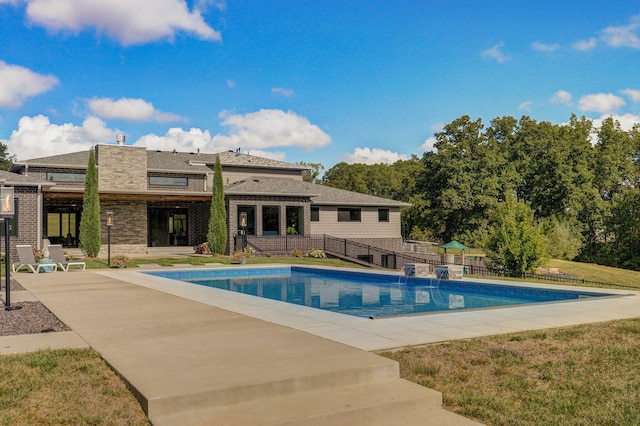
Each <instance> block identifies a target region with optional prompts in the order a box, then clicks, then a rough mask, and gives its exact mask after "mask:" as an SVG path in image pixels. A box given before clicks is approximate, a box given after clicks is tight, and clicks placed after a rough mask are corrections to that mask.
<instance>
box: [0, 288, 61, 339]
mask: <svg viewBox="0 0 640 426" xmlns="http://www.w3.org/2000/svg"><path fill="white" fill-rule="evenodd" d="M22 290H24V288H23V287H22V286H21V285H20V284H19V283H18V282H17V281H15V280H11V293H12V294H13V292H14V291H22ZM1 291H2V299H3V301H4V294H5V291H6V289H5V286H4V280H3V281H2V289H1ZM11 306H20V307H21V309H15V310H9V311H7V310H5V309H4V304H2V305H1V306H0V336H14V335H19V334H34V333H50V332H55V331H69V330H71V329H70V328H69V327H67V326H66V325H65V324H64V323H63V322H62V321H60V320H59V319H58V318H57V317H56V316H55V315H53V314H52V313H51V312H50V311H49V310H48V309H47V308H46V307H45V306H44V305H43V304H42V303H40V302H15V303H13V302H12V303H11Z"/></svg>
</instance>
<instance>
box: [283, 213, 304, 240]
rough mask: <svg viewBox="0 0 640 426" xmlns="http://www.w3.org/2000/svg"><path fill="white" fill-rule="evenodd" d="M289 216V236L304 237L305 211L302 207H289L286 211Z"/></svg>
mask: <svg viewBox="0 0 640 426" xmlns="http://www.w3.org/2000/svg"><path fill="white" fill-rule="evenodd" d="M286 215H287V234H293V235H302V234H303V233H304V232H303V227H302V224H303V220H304V210H303V208H302V207H289V206H287V209H286Z"/></svg>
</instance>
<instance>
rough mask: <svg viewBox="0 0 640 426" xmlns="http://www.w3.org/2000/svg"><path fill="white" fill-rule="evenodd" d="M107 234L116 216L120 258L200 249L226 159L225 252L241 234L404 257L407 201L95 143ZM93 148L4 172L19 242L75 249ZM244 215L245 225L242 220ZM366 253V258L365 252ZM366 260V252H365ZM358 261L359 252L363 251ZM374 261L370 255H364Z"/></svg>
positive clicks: (230, 157) (259, 242)
mask: <svg viewBox="0 0 640 426" xmlns="http://www.w3.org/2000/svg"><path fill="white" fill-rule="evenodd" d="M94 149H95V156H96V163H97V169H98V191H99V197H100V210H101V221H102V223H103V230H102V238H103V244H106V235H107V228H106V213H107V211H109V212H112V213H113V222H114V224H113V227H112V228H111V244H112V245H113V246H115V247H116V248H117V250H119V251H121V252H128V253H132V254H135V253H143V252H145V251H147V250H148V249H149V247H167V246H191V247H193V246H195V245H197V244H199V243H202V242H203V241H206V235H207V229H208V222H209V211H210V202H211V195H212V183H213V173H214V171H213V169H214V164H215V161H216V157H218V156H219V157H220V162H221V165H222V178H223V183H224V185H225V187H224V191H225V201H226V206H227V221H228V232H229V235H228V241H229V244H228V248H227V252H228V253H233V251H234V250H236V249H237V248H238V246H237V242H238V235H246V238H247V240H248V243H249V244H250V245H252V246H253V247H254V248H256V249H258V250H259V251H262V252H265V253H273V254H276V253H280V252H291V250H292V249H300V250H303V251H304V250H306V249H309V248H322V247H319V246H318V244H320V243H319V238H321V237H322V238H323V237H325V236H331V237H335V238H339V239H347V240H349V241H351V242H356V243H358V244H362V245H366V246H370V247H377V248H380V249H384V250H389V251H392V252H393V251H396V252H400V251H401V250H402V237H401V234H400V210H401V209H402V208H403V207H405V206H407V205H408V204H406V203H402V202H398V201H394V200H389V199H385V198H380V197H374V196H370V195H364V194H359V193H354V192H350V191H344V190H340V189H336V188H331V187H327V186H323V185H317V184H313V183H309V182H305V181H303V179H302V176H303V172H304V171H305V170H306V167H304V166H301V165H298V164H291V163H286V162H282V161H277V160H272V159H267V158H261V157H256V156H252V155H248V154H243V153H240V151H239V150H238V151H225V152H221V153H218V154H205V153H200V152H177V151H156V150H150V149H147V148H144V147H135V146H128V145H124V144H123V143H119V144H100V145H97V146H95V148H94ZM88 159H89V151H88V150H87V151H81V152H74V153H70V154H62V155H54V156H50V157H43V158H35V159H31V160H26V161H17V162H15V163H13V164H12V166H11V168H10V169H9V171H8V172H0V184H2V185H5V186H13V187H14V193H15V199H16V200H15V202H16V212H17V215H16V219H15V220H14V221H13V223H14V225H12V228H11V232H12V235H13V237H12V239H11V242H12V246H13V245H14V244H31V245H33V246H34V248H39V247H41V245H42V241H43V240H44V239H45V238H48V239H49V241H50V242H51V243H52V244H62V245H63V246H64V247H78V244H79V239H78V237H79V227H80V219H81V216H82V198H83V192H84V180H85V173H86V168H87V163H88ZM241 218H246V222H241V221H240V220H241ZM365 255H366V254H365ZM365 255H363V256H365ZM358 256H360V255H358ZM366 256H368V255H366Z"/></svg>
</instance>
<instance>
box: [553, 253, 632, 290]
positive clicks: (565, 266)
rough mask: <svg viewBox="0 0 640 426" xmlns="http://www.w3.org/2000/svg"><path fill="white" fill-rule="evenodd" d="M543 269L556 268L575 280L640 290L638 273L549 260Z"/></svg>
mask: <svg viewBox="0 0 640 426" xmlns="http://www.w3.org/2000/svg"><path fill="white" fill-rule="evenodd" d="M545 268H558V269H560V270H561V271H562V272H564V273H567V274H571V275H573V276H574V277H576V278H579V279H584V280H589V281H597V282H602V283H608V284H614V285H623V286H626V287H635V288H640V272H639V271H630V270H628V269H618V268H612V267H610V266H602V265H596V264H594V263H579V262H571V261H569V260H555V259H554V260H550V261H549V262H548V263H547V265H545Z"/></svg>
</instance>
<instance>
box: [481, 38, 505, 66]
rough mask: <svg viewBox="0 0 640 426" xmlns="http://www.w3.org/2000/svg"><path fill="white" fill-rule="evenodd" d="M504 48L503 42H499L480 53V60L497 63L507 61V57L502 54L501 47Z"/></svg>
mask: <svg viewBox="0 0 640 426" xmlns="http://www.w3.org/2000/svg"><path fill="white" fill-rule="evenodd" d="M503 46H504V42H500V43H498V44H496V45H494V46H492V47H490V48H489V49H485V50H483V51H482V52H480V56H482V59H485V60H487V59H494V60H496V61H498V62H499V63H503V62H506V61H508V60H509V57H508V56H506V55H505V54H504V53H502V47H503Z"/></svg>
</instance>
